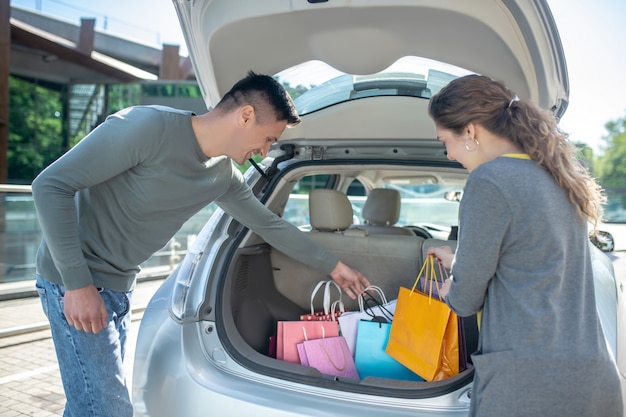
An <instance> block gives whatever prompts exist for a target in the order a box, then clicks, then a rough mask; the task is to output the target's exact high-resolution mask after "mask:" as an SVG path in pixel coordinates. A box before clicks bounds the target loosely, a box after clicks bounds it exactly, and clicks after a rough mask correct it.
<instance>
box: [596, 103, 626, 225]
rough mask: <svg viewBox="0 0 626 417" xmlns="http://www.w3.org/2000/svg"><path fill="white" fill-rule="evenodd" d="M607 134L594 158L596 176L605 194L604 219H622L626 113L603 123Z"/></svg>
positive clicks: (625, 191)
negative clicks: (596, 156) (598, 153)
mask: <svg viewBox="0 0 626 417" xmlns="http://www.w3.org/2000/svg"><path fill="white" fill-rule="evenodd" d="M604 127H605V129H606V131H607V132H608V134H607V135H606V136H605V137H603V140H604V142H605V146H604V147H603V152H602V154H601V155H600V156H599V157H598V158H597V159H596V166H597V169H596V176H597V177H598V180H599V182H600V184H602V187H604V189H605V193H606V196H607V200H608V201H607V205H606V208H605V220H606V221H619V220H618V219H622V220H621V221H623V214H620V213H623V212H624V211H625V210H626V163H624V161H626V115H625V116H624V117H622V118H620V119H617V120H613V121H610V122H608V123H606V124H605V125H604Z"/></svg>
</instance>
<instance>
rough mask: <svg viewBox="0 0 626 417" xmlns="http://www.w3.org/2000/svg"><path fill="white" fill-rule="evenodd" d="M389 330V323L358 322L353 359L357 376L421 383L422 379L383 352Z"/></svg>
mask: <svg viewBox="0 0 626 417" xmlns="http://www.w3.org/2000/svg"><path fill="white" fill-rule="evenodd" d="M390 330H391V323H381V322H378V321H371V320H360V321H359V325H358V330H357V338H356V351H355V357H354V362H355V365H356V369H357V371H358V373H359V376H360V377H361V378H365V377H368V376H376V377H380V378H391V379H401V380H405V381H423V380H424V379H423V378H421V377H420V376H419V375H417V374H416V373H415V372H413V371H411V370H410V369H409V368H407V367H406V366H404V365H402V364H401V363H400V362H398V361H397V360H395V359H394V358H392V357H391V356H389V355H388V354H387V353H386V352H385V348H386V347H387V341H388V340H389V331H390Z"/></svg>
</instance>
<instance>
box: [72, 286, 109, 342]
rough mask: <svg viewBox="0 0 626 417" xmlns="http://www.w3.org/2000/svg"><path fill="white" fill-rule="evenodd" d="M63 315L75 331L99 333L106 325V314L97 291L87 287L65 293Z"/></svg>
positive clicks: (93, 287)
mask: <svg viewBox="0 0 626 417" xmlns="http://www.w3.org/2000/svg"><path fill="white" fill-rule="evenodd" d="M64 300H65V305H64V307H63V313H64V314H65V319H66V320H67V322H68V323H69V325H70V326H74V327H75V328H76V330H83V331H85V332H88V333H89V332H93V333H94V334H96V333H99V332H100V330H102V329H103V328H104V327H106V325H107V318H108V315H109V314H108V313H107V309H106V307H105V306H104V301H103V300H102V297H101V296H100V293H99V292H98V289H97V288H96V287H95V286H93V285H89V286H87V287H83V288H79V289H77V290H68V291H66V292H65V297H64Z"/></svg>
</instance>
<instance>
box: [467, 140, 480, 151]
mask: <svg viewBox="0 0 626 417" xmlns="http://www.w3.org/2000/svg"><path fill="white" fill-rule="evenodd" d="M472 140H473V141H474V142H475V145H474V147H473V148H471V149H470V147H469V142H468V140H467V139H465V150H466V151H467V152H474V151H475V150H477V149H478V146H479V145H480V143H479V142H478V139H476V138H473V139H472Z"/></svg>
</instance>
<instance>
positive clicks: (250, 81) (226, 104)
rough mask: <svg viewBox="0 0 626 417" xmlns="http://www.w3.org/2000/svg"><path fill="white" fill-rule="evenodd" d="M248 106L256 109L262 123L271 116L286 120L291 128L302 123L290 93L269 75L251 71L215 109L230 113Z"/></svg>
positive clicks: (225, 95)
mask: <svg viewBox="0 0 626 417" xmlns="http://www.w3.org/2000/svg"><path fill="white" fill-rule="evenodd" d="M246 104H249V105H251V106H252V107H253V108H254V111H255V113H256V115H257V119H258V120H259V121H260V122H264V121H266V119H267V118H269V116H270V115H273V116H275V120H286V121H287V126H290V127H292V126H295V125H297V124H298V123H300V121H301V119H300V116H298V111H297V110H296V106H295V105H294V103H293V100H292V99H291V97H290V96H289V93H287V91H286V90H285V89H284V88H283V86H282V85H281V84H280V83H279V82H278V81H276V80H275V79H274V78H273V77H271V76H269V75H264V74H257V73H255V72H254V71H249V72H248V75H246V77H244V78H242V79H241V80H239V81H238V82H237V83H236V84H235V85H233V87H232V88H231V89H230V90H229V91H228V92H227V93H226V94H224V97H222V99H221V100H220V102H219V103H218V104H217V106H215V108H216V109H219V110H222V111H225V112H228V111H232V110H234V109H236V108H237V107H240V106H243V105H246ZM268 105H269V106H270V107H271V109H270V108H268ZM271 110H273V112H272V111H271Z"/></svg>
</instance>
